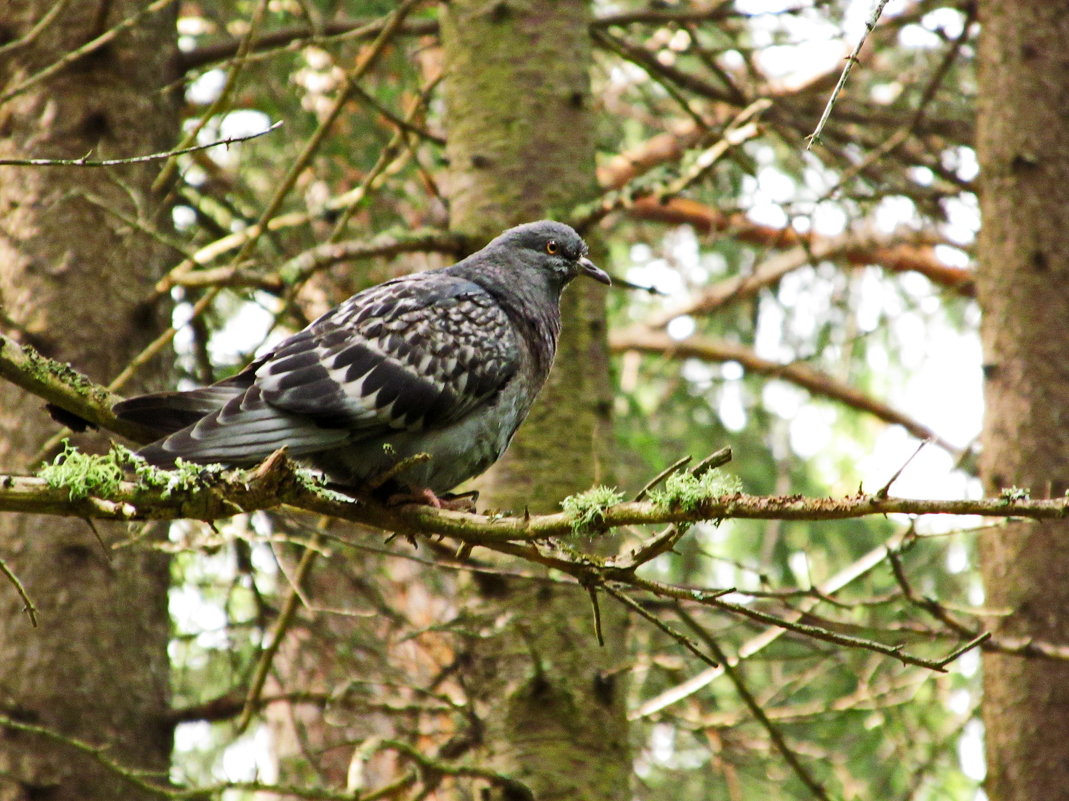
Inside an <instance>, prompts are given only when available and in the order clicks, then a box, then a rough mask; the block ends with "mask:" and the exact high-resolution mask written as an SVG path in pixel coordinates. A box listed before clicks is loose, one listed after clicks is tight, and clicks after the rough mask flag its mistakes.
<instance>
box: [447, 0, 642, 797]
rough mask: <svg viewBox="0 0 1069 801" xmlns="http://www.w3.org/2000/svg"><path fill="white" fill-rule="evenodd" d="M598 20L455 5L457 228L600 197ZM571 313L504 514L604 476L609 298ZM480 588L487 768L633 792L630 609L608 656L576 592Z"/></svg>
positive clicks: (570, 297) (488, 489)
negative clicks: (595, 70)
mask: <svg viewBox="0 0 1069 801" xmlns="http://www.w3.org/2000/svg"><path fill="white" fill-rule="evenodd" d="M587 23H588V9H587V7H586V4H585V3H583V2H579V1H578V0H569V1H568V2H556V3H548V2H539V0H505V1H504V2H502V0H490V1H489V2H488V1H487V0H453V2H450V3H448V4H446V5H443V6H442V14H441V36H442V45H443V49H444V56H445V75H446V82H445V85H444V87H443V90H444V96H445V109H446V110H445V113H446V127H447V131H448V145H447V147H448V155H449V162H450V168H451V169H450V181H449V187H448V194H449V199H450V218H451V227H452V228H453V230H456V231H461V232H463V233H465V234H468V235H471V236H474V237H475V238H477V239H478V240H479V241H486V240H487V239H489V238H490V237H491V236H493V235H495V234H497V233H499V232H500V231H501V230H503V229H504V228H507V227H509V226H511V225H514V224H516V223H519V222H526V221H530V220H536V219H539V218H542V217H558V218H561V216H562V215H563V214H565V213H566V212H567V211H568V209H570V208H571V207H572V206H573V205H574V204H575V203H576V202H578V201H581V200H584V199H586V198H588V197H590V196H591V195H592V191H593V188H594V185H595V175H594V144H593V142H594V115H593V112H592V108H591V104H592V100H591V94H590V77H589V71H590V67H591V49H590V40H589V33H588V25H587ZM562 221H563V222H568V220H567V219H562ZM563 312H564V332H563V337H562V341H561V345H560V348H559V349H558V352H557V360H556V365H555V367H554V370H553V375H552V376H551V378H550V381H549V384H548V385H547V387H546V388H545V390H543V392H542V395H541V397H540V398H539V400H538V402H537V403H536V405H535V408H534V410H533V411H532V414H531V416H530V418H529V419H528V421H527V422H526V423H525V424H524V425H523V426H522V427H521V429H520V431H519V433H518V435H517V437H516V439H515V440H514V441H513V443H512V446H511V447H510V449H509V451H508V453H507V454H506V456H505V457H504V459H503V460H502V462H500V463H499V464H498V465H497V466H495V467H494V469H492V470H491V471H490V473H489V474H488V475H487V476H486V477H484V478H483V479H482V480H480V481H479V482H478V484H479V486H480V488H481V489H482V491H483V500H484V502H485V503H488V504H489V505H490V506H492V507H498V508H511V509H517V510H518V509H522V508H524V507H525V506H528V507H529V508H531V509H532V510H539V511H541V510H548V509H552V508H553V507H554V506H555V505H556V504H557V503H558V502H559V501H560V499H561V498H563V497H564V496H565V495H567V494H569V493H572V492H575V491H577V490H581V489H585V488H587V487H588V486H590V484H591V483H592V482H593V481H594V480H595V479H596V478H599V476H598V475H597V473H598V463H599V457H600V455H601V454H602V453H603V449H604V448H605V446H604V444H603V443H604V442H605V441H606V440H607V439H608V437H609V426H608V409H609V403H608V402H607V397H608V389H607V387H608V380H607V368H606V361H607V357H606V353H607V349H606V347H605V342H604V330H605V321H604V296H603V294H602V289H601V288H600V287H598V286H596V285H594V284H593V283H592V282H589V281H585V280H577V281H576V282H575V284H574V285H573V286H572V287H571V288H570V289H569V290H568V291H567V292H566V293H565V298H564V303H563ZM479 591H480V595H481V597H480V598H479V599H478V600H477V601H476V602H475V604H474V613H475V614H476V615H477V616H478V618H477V619H479V620H481V621H482V622H483V627H482V629H481V632H480V635H481V636H478V637H473V638H471V640H470V642H469V643H468V647H467V649H466V653H465V655H464V659H465V660H466V661H465V663H464V664H465V669H464V678H465V685H466V688H467V690H468V692H469V693H470V695H471V696H472V697H473V698H474V699H475V708H476V711H477V713H479V716H480V718H481V721H482V725H483V731H482V748H483V756H484V758H485V760H486V761H488V762H489V763H490V764H491V765H493V766H495V767H496V768H497V769H499V770H501V771H503V772H505V773H507V774H509V775H511V776H513V777H514V778H516V779H518V780H519V781H521V782H522V783H523V784H524V785H526V787H527V788H529V789H530V790H531V792H533V794H534V797H535V798H537V799H539V801H542V800H543V799H576V798H582V799H584V801H599V800H600V799H621V798H625V797H629V792H628V782H629V777H630V773H631V761H630V756H629V753H628V743H627V723H626V716H625V708H624V701H625V690H624V682H623V679H622V675H623V674H622V673H620V672H619V671H620V669H621V667H622V665H623V663H624V660H625V655H624V654H625V638H626V626H625V623H626V620H625V616H624V615H623V613H622V612H621V610H619V609H618V608H616V607H615V605H613V604H611V603H608V602H603V603H602V604H601V607H602V609H601V616H602V622H603V625H604V629H605V631H604V634H605V647H599V646H598V644H597V641H596V640H595V637H594V624H593V614H592V611H591V607H590V602H589V600H588V598H587V594H586V593H585V592H583V591H582V590H580V589H579V588H577V587H574V586H559V585H555V584H553V583H550V582H547V583H544V584H540V583H538V582H535V581H506V580H497V579H494V580H492V581H489V580H483V581H481V583H480V585H479ZM493 792H496V793H500V795H499V796H493V797H502V798H513V797H518V796H515V795H509V794H508V791H507V790H506V789H503V788H501V787H497V788H495V789H494V790H493ZM488 797H490V796H488Z"/></svg>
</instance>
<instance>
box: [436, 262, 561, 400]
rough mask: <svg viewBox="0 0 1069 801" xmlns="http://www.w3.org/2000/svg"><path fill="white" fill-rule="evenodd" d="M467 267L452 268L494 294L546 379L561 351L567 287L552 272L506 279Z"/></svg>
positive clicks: (505, 277) (533, 272) (538, 369)
mask: <svg viewBox="0 0 1069 801" xmlns="http://www.w3.org/2000/svg"><path fill="white" fill-rule="evenodd" d="M465 266H466V265H464V264H463V262H461V263H460V264H457V265H455V266H454V267H452V268H448V269H450V270H456V272H457V273H458V274H460V275H463V277H464V278H467V279H468V280H470V281H472V282H473V283H476V284H478V285H479V286H481V287H482V288H483V289H485V290H486V291H487V292H489V293H490V294H491V295H493V297H494V299H495V300H497V302H498V304H499V305H500V306H501V308H502V309H503V310H504V311H505V313H506V314H507V315H508V316H509V319H511V320H512V322H513V324H514V325H515V326H516V328H517V332H518V333H519V334H520V335H521V339H522V341H523V342H526V343H528V344H529V346H530V350H531V355H532V357H533V359H534V365H535V369H536V371H537V372H538V373H539V374H540V375H541V377H542V378H543V379H544V378H545V376H546V375H548V374H549V368H550V367H551V366H552V365H553V356H554V354H555V353H556V352H557V338H558V337H559V336H560V328H561V321H560V296H561V292H562V290H563V289H564V287H563V286H561V285H560V283H559V282H557V281H555V280H554V278H555V277H554V276H553V275H551V274H550V273H549V272H548V271H543V270H532V271H530V272H524V273H523V274H522V277H521V276H520V275H519V274H516V275H508V276H506V275H502V274H501V273H499V272H496V271H495V272H487V271H485V270H478V269H475V270H470V269H464V268H465ZM456 268H460V269H456ZM510 279H511V280H510Z"/></svg>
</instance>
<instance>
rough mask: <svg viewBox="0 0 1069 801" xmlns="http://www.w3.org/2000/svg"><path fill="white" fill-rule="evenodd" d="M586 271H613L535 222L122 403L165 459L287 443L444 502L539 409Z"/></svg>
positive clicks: (336, 482) (345, 472)
mask: <svg viewBox="0 0 1069 801" xmlns="http://www.w3.org/2000/svg"><path fill="white" fill-rule="evenodd" d="M578 275H586V276H589V277H591V278H593V279H594V280H596V281H600V282H601V283H603V284H609V283H611V281H610V279H609V276H608V275H607V274H606V273H605V272H604V271H603V270H601V269H600V268H599V267H597V266H596V265H595V264H594V263H593V262H592V261H591V260H590V259H589V258H587V246H586V243H584V242H583V240H582V238H581V237H580V236H579V234H577V233H576V232H575V231H574V230H573V229H572V228H570V227H569V226H567V225H564V224H563V223H559V222H553V221H551V220H542V221H540V222H533V223H527V224H525V225H519V226H516V227H515V228H510V229H509V230H507V231H505V232H504V233H502V234H501V235H500V236H498V237H497V238H496V239H494V240H493V241H492V242H490V243H489V244H488V245H487V246H486V247H484V248H483V249H482V250H480V251H478V252H476V253H473V254H472V255H470V256H468V257H467V258H466V259H464V260H462V261H460V262H457V263H456V264H454V265H452V266H449V267H444V268H439V269H435V270H427V271H425V272H420V273H416V274H413V275H407V276H403V277H400V278H395V279H393V280H390V281H386V282H385V283H382V284H378V285H377V286H373V287H370V288H369V289H365V290H363V291H361V292H358V293H357V294H355V295H353V296H352V297H351V298H349V299H348V300H346V301H344V302H343V303H342V304H341V305H339V306H337V307H335V308H334V309H332V310H330V311H328V312H327V313H326V314H324V315H323V316H322V317H320V318H319V319H317V320H316V321H315V322H313V323H312V324H311V325H309V326H308V327H307V328H305V329H304V330H302V331H300V332H298V333H296V334H294V335H293V336H291V337H289V338H287V339H285V340H283V341H282V342H281V343H280V344H279V345H278V346H276V347H275V348H274V349H273V350H271V351H270V352H269V353H267V354H265V355H263V356H261V357H260V358H258V359H256V360H255V361H254V362H252V363H251V364H250V365H248V366H247V367H246V368H245V369H243V370H242V371H241V372H239V373H237V374H236V375H234V376H232V377H230V378H227V379H225V380H223V381H219V382H217V383H215V384H212V385H211V386H207V387H202V388H200V389H194V390H190V391H185V392H161V393H153V394H149V395H141V396H138V397H134V398H130V399H128V400H125V401H122V402H120V403H118V404H116V406H115V408H114V410H115V413H116V414H117V415H118V416H119V417H120V418H121V419H124V420H130V421H135V422H138V423H141V424H143V425H147V426H149V427H150V428H151V429H152V430H153V431H154V432H155V433H157V434H158V435H159V436H160V439H158V440H156V441H155V442H152V443H151V444H149V445H146V446H145V447H144V448H142V449H141V450H140V451H139V452H138V453H139V454H140V455H141V456H142V457H144V459H145V460H146V461H148V462H149V463H150V464H153V465H156V466H158V467H163V468H170V467H173V466H174V465H175V460H176V459H179V458H180V459H183V460H186V461H189V462H194V463H199V464H213V463H221V464H224V465H227V466H232V467H249V466H252V465H255V464H257V463H259V462H260V461H262V460H263V459H265V458H266V457H268V456H270V455H271V454H272V453H274V452H275V451H276V450H278V449H279V448H285V449H286V453H287V454H288V455H289V456H291V457H293V458H294V459H296V460H297V461H298V462H300V463H303V464H305V465H307V466H309V467H311V468H313V469H315V470H317V471H319V472H320V473H322V474H323V475H324V476H325V478H326V479H327V481H328V482H329V483H330V485H331V486H332V487H335V488H340V489H343V490H344V489H347V488H351V489H354V490H357V491H360V490H361V489H366V488H368V487H376V486H379V485H380V484H381V485H382V486H385V487H389V488H390V490H391V492H394V493H408V494H411V495H414V496H419V495H421V494H422V495H423V496H424V497H426V498H429V501H428V502H430V503H432V504H433V505H438V504H437V503H435V500H436V499H437V497H438V496H441V495H443V493H446V492H448V491H449V490H451V489H453V488H454V487H456V486H457V485H458V484H461V483H463V482H464V481H466V480H468V479H469V478H472V477H474V476H477V475H479V474H480V473H482V472H483V471H484V470H486V469H487V468H489V467H490V465H492V464H493V463H494V462H496V461H497V460H498V459H499V458H500V457H501V455H502V454H503V453H504V452H505V449H506V448H507V447H508V444H509V442H510V440H511V439H512V436H513V434H515V433H516V430H517V428H519V426H520V424H521V423H522V422H523V421H524V419H525V418H526V417H527V413H528V411H529V410H530V408H531V404H532V403H533V402H534V400H535V397H536V396H537V395H538V392H539V391H540V390H541V389H542V386H543V384H544V383H545V381H546V377H547V376H548V375H549V370H550V367H551V366H552V364H553V357H554V354H555V352H556V348H557V339H558V336H559V334H560V328H561V315H560V297H561V292H562V291H563V289H564V287H565V286H566V285H567V284H568V283H569V282H570V281H571V280H572V279H573V278H575V277H576V276H578ZM418 454H426V455H427V456H428V457H429V458H426V457H420V456H418ZM393 473H396V475H393ZM383 477H388V478H385V479H384V478H383Z"/></svg>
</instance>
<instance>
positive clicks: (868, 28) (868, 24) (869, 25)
mask: <svg viewBox="0 0 1069 801" xmlns="http://www.w3.org/2000/svg"><path fill="white" fill-rule="evenodd" d="M885 5H887V0H877V2H876V6H875V7H874V8H873V9H872V14H871V15H870V16H869V18H868V19H867V20H865V32H864V33H863V34H862V35H861V38H860V39H859V40H858V42H857V46H856V47H855V48H854V52H852V53H851V54H850V55H849V56H847V57H846V65H845V66H844V67H843V72H842V74H841V75H840V76H839V82H838V83H837V84H835V88H834V89H832V91H831V97H829V98H828V103H827V105H826V106H824V113H823V114H821V115H820V122H818V123H817V127H816V128H815V129H813V133H811V134H809V136H807V137H806V138H805V139H806V144H805V149H806V150H810V149H811V148H812V147H813V143H814V142H819V141H820V135H821V133H822V132H823V131H824V126H825V125H826V124H827V122H828V118H829V117H830V116H831V110H832V109H833V108H835V101H836V100H838V99H839V93H840V92H842V90H843V87H844V86H846V79H847V78H849V77H850V71H851V70H852V69H853V68H854V64H856V63H857V57H858V54H859V53H861V48H862V47H864V45H865V40H866V39H868V38H869V34H870V33H872V31H873V30H874V29H875V28H876V23H877V22H879V20H880V15H881V14H882V13H883V7H884V6H885Z"/></svg>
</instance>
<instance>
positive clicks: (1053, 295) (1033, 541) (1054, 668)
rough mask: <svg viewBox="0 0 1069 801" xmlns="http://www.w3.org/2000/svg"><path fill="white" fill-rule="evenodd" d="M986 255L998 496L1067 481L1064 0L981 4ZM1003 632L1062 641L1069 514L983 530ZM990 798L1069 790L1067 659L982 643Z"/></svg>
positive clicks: (991, 452)
mask: <svg viewBox="0 0 1069 801" xmlns="http://www.w3.org/2000/svg"><path fill="white" fill-rule="evenodd" d="M980 11H981V22H982V26H983V27H982V34H981V40H980V42H981V46H980V73H979V79H980V87H979V89H980V106H979V117H978V124H977V149H978V156H979V160H980V167H981V182H982V192H981V210H982V213H983V230H982V233H981V236H980V267H979V272H978V276H977V290H978V297H979V300H980V304H981V307H982V309H983V314H984V317H983V324H982V335H983V346H984V354H985V356H984V358H985V368H984V369H985V376H986V387H985V400H986V404H987V417H986V420H985V427H984V435H983V457H982V463H981V468H982V472H983V477H984V480H985V484H986V489H987V491H988V492H989V493H997V492H998V491H999V490H1001V489H1003V488H1006V487H1011V486H1016V487H1022V488H1028V489H1030V490H1031V491H1032V494H1033V496H1036V497H1038V496H1046V495H1049V496H1051V497H1058V496H1061V495H1062V494H1063V493H1065V492H1066V490H1067V489H1069V425H1067V421H1069V360H1067V359H1066V353H1069V239H1067V238H1066V236H1065V218H1066V215H1067V214H1069V61H1067V60H1066V58H1065V42H1066V41H1067V40H1069V3H1067V2H1065V0H1059V1H1058V2H1050V0H1014V2H1009V1H1008V0H986V2H982V3H981V5H980ZM980 544H981V549H980V556H981V569H982V572H983V577H984V583H985V586H986V592H987V601H986V606H988V607H989V608H991V609H993V610H1005V611H1006V612H1007V614H1006V615H1005V616H995V617H993V618H992V620H991V621H990V624H991V625H992V627H994V629H995V631H996V636H1002V635H1006V636H1015V637H1024V638H1028V637H1034V638H1037V639H1040V640H1046V641H1050V642H1058V643H1066V642H1069V611H1067V610H1069V581H1067V572H1069V524H1067V523H1064V522H1043V523H1034V524H1019V525H1016V526H1011V527H1008V528H1004V529H1000V530H999V531H998V533H996V534H988V535H985V536H984V537H982V538H981V540H980ZM983 716H984V724H985V727H986V731H987V762H988V775H987V786H986V789H987V794H988V797H989V798H991V799H992V801H1024V799H1035V798H1043V799H1059V798H1069V665H1065V664H1064V663H1060V662H1050V661H1043V660H1039V659H1023V658H1018V657H1014V656H1003V655H998V654H990V653H985V654H984V702H983Z"/></svg>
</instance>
